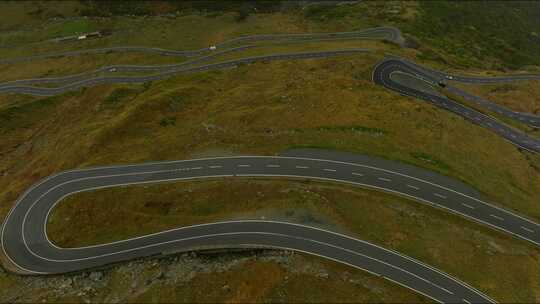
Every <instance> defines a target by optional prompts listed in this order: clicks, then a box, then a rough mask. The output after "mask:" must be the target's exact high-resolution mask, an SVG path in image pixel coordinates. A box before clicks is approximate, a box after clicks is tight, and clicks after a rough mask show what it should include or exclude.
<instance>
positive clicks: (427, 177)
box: [1, 149, 540, 302]
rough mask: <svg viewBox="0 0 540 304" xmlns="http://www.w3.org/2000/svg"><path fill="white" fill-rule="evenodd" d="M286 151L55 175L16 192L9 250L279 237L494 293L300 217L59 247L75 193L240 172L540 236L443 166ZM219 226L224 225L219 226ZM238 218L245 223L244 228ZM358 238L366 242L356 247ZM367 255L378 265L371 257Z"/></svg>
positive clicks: (62, 256)
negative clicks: (348, 190) (374, 195)
mask: <svg viewBox="0 0 540 304" xmlns="http://www.w3.org/2000/svg"><path fill="white" fill-rule="evenodd" d="M286 155H287V156H286V157H262V156H261V157H258V156H246V157H223V158H209V159H198V160H189V161H174V162H161V163H150V164H140V165H128V166H113V167H103V168H93V169H83V170H74V171H67V172H63V173H60V174H57V175H54V176H52V177H50V178H47V179H45V180H43V181H42V182H41V183H38V184H36V186H34V187H32V188H31V189H29V191H27V192H26V193H25V194H24V195H23V196H21V198H20V199H19V200H18V201H17V203H16V204H15V206H14V207H13V209H12V210H11V212H10V214H9V215H8V217H7V219H6V221H5V223H4V225H3V227H2V234H1V241H2V245H3V250H4V252H5V255H6V256H7V257H9V258H10V259H11V261H12V262H13V264H14V265H17V267H19V268H20V269H21V271H23V272H24V271H27V272H29V273H32V272H37V273H62V272H70V271H77V270H81V269H85V268H89V267H97V266H101V265H105V264H109V263H114V262H119V261H124V260H127V259H131V258H136V257H143V256H149V255H154V254H158V253H160V252H166V251H170V250H187V249H190V248H191V249H192V248H195V247H200V246H206V245H220V246H227V245H228V246H232V247H235V246H239V245H242V244H244V245H245V244H250V245H260V246H270V247H273V246H275V247H283V248H290V249H293V250H298V251H303V252H310V253H312V254H317V255H321V256H325V257H327V258H330V259H334V260H337V261H341V262H344V263H347V264H350V265H353V266H355V267H359V268H362V269H366V270H368V271H371V272H374V273H377V274H379V275H383V276H384V277H386V278H388V279H390V280H393V281H396V282H398V283H400V284H403V285H405V286H408V287H410V288H412V289H415V290H417V291H419V292H421V293H424V294H426V295H428V296H430V297H432V298H434V299H437V300H438V301H442V302H455V301H456V300H458V299H465V300H466V301H470V302H475V301H486V300H487V299H488V298H487V297H485V296H481V295H479V293H478V292H476V291H474V290H473V289H472V288H470V287H468V286H466V285H464V284H462V283H459V282H457V281H456V280H453V279H450V281H451V282H450V281H448V277H446V276H444V275H443V276H442V277H446V279H443V278H442V277H441V273H440V272H437V271H434V270H433V269H431V268H429V267H427V266H425V265H423V264H418V263H417V262H413V263H412V264H410V263H409V264H408V262H406V261H404V260H402V258H404V257H403V256H401V255H399V254H397V253H393V252H392V253H388V252H387V251H385V252H386V254H390V257H391V258H389V256H385V255H384V254H382V253H381V252H380V251H378V250H382V249H381V248H379V249H377V250H374V247H373V246H374V245H372V244H368V243H366V242H362V241H361V240H357V239H354V238H350V237H347V236H344V235H340V234H335V233H332V232H329V231H321V230H317V229H316V228H313V227H304V226H302V228H301V229H307V230H295V229H296V228H297V226H294V229H293V228H291V227H292V226H291V225H292V224H287V223H274V224H271V225H270V226H268V225H267V224H265V223H261V221H255V222H252V221H248V222H240V223H241V224H231V223H226V224H209V225H202V226H196V227H191V228H180V229H174V230H171V231H165V232H162V233H157V234H152V235H148V236H143V237H138V238H134V239H128V240H124V241H120V242H114V243H109V244H102V245H98V246H91V247H82V248H72V249H64V248H58V247H56V246H55V245H54V244H52V243H50V241H49V239H48V237H47V231H46V223H47V218H48V215H49V213H50V211H51V210H52V208H54V206H55V205H56V204H57V203H58V202H59V201H61V200H62V199H63V198H64V197H65V196H67V195H70V194H73V193H77V192H80V191H89V190H93V189H99V188H105V187H114V186H120V185H128V184H141V183H156V182H165V181H179V180H190V179H200V178H234V177H235V176H236V177H279V178H295V179H313V180H320V181H327V182H336V183H348V184H352V185H357V186H362V187H366V188H372V189H377V190H381V191H386V192H389V193H393V194H398V195H402V196H405V197H408V198H411V199H414V200H417V201H419V202H423V203H426V204H429V205H432V206H436V207H439V208H442V209H444V210H449V211H451V212H454V213H458V214H460V215H462V216H464V217H467V218H470V219H473V220H476V221H479V222H481V223H483V224H486V225H488V226H490V227H493V228H497V229H500V230H502V231H505V232H508V233H510V234H512V235H514V236H517V237H520V238H522V239H525V240H528V241H530V242H532V243H534V244H537V245H540V236H539V232H540V226H539V225H538V224H536V223H534V222H532V221H530V220H528V219H525V218H524V217H521V216H519V215H516V214H514V213H511V212H508V211H506V210H503V209H500V208H498V207H495V206H493V205H491V204H489V203H487V202H486V201H484V200H483V199H482V197H481V195H480V194H478V193H477V192H476V191H474V190H473V189H470V187H468V186H466V185H464V184H462V183H460V182H457V181H453V180H451V179H449V178H447V177H444V176H441V175H438V174H436V173H433V172H430V171H427V170H423V169H419V168H416V167H412V166H408V165H403V164H400V163H396V162H392V161H387V160H382V159H377V158H370V157H367V156H362V155H354V154H347V153H338V152H330V151H324V150H311V149H307V150H306V149H304V150H293V151H289V152H287V153H286ZM244 223H246V224H244ZM212 225H216V226H212ZM213 227H214V228H215V227H219V229H217V230H212V229H213ZM238 227H241V228H242V229H240V230H237V229H238ZM246 227H247V228H246ZM524 228H526V229H524ZM299 229H300V228H299ZM312 229H313V230H312ZM299 231H300V232H299ZM262 236H264V237H262ZM268 236H270V237H268ZM299 240H301V241H299ZM359 243H361V244H364V245H366V246H368V247H364V248H363V249H361V248H358V247H356V246H357V245H358V244H359ZM300 244H303V245H300ZM375 247H376V246H375ZM359 256H363V257H362V258H359ZM366 258H367V260H366ZM396 259H397V260H396ZM405 259H406V260H409V261H410V259H407V258H406V257H405ZM368 260H369V261H370V263H375V264H370V263H367V261H368ZM381 261H382V262H381ZM403 270H406V271H403ZM418 280H420V281H422V282H423V283H420V282H419V281H418ZM441 287H442V288H441ZM474 295H476V296H480V297H481V298H483V300H480V298H475V296H474ZM460 301H461V300H460Z"/></svg>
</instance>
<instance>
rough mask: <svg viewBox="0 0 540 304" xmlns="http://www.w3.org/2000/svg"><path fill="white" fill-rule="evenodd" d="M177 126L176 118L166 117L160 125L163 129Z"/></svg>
mask: <svg viewBox="0 0 540 304" xmlns="http://www.w3.org/2000/svg"><path fill="white" fill-rule="evenodd" d="M175 124H176V117H172V116H171V117H165V118H162V119H161V120H160V121H159V125H160V126H162V127H167V126H174V125H175Z"/></svg>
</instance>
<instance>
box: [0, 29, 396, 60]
mask: <svg viewBox="0 0 540 304" xmlns="http://www.w3.org/2000/svg"><path fill="white" fill-rule="evenodd" d="M333 39H373V40H388V41H392V42H394V43H397V44H399V45H403V43H404V42H405V40H404V39H403V37H402V36H401V32H400V31H399V29H397V28H395V27H390V26H383V27H375V28H369V29H365V30H361V31H353V32H335V33H307V34H265V35H250V36H241V37H237V38H233V39H230V40H226V41H224V42H220V43H217V44H216V45H215V47H216V50H222V49H226V48H234V47H238V46H239V44H241V43H246V42H247V43H254V42H261V41H270V42H276V43H279V42H288V41H306V42H309V41H321V40H333ZM111 52H118V53H127V52H137V53H149V54H156V55H162V56H180V57H194V56H201V55H205V54H208V53H210V52H212V50H211V49H210V48H208V47H207V48H201V49H196V50H185V51H178V50H167V49H162V48H155V47H144V46H118V47H107V48H97V49H83V50H75V51H68V52H60V53H53V54H42V55H34V56H25V57H17V58H7V59H2V60H0V64H14V63H20V62H27V61H34V60H43V59H51V58H59V57H73V56H81V55H87V54H107V53H111Z"/></svg>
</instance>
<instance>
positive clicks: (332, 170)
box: [323, 169, 336, 172]
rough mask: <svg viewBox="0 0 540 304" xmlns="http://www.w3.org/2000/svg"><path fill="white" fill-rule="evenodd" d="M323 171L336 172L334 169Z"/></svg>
mask: <svg viewBox="0 0 540 304" xmlns="http://www.w3.org/2000/svg"><path fill="white" fill-rule="evenodd" d="M323 170H324V171H328V172H336V170H334V169H323Z"/></svg>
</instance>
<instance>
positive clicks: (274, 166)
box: [266, 165, 281, 168]
mask: <svg viewBox="0 0 540 304" xmlns="http://www.w3.org/2000/svg"><path fill="white" fill-rule="evenodd" d="M266 166H267V167H268V168H279V167H281V166H280V165H266Z"/></svg>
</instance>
